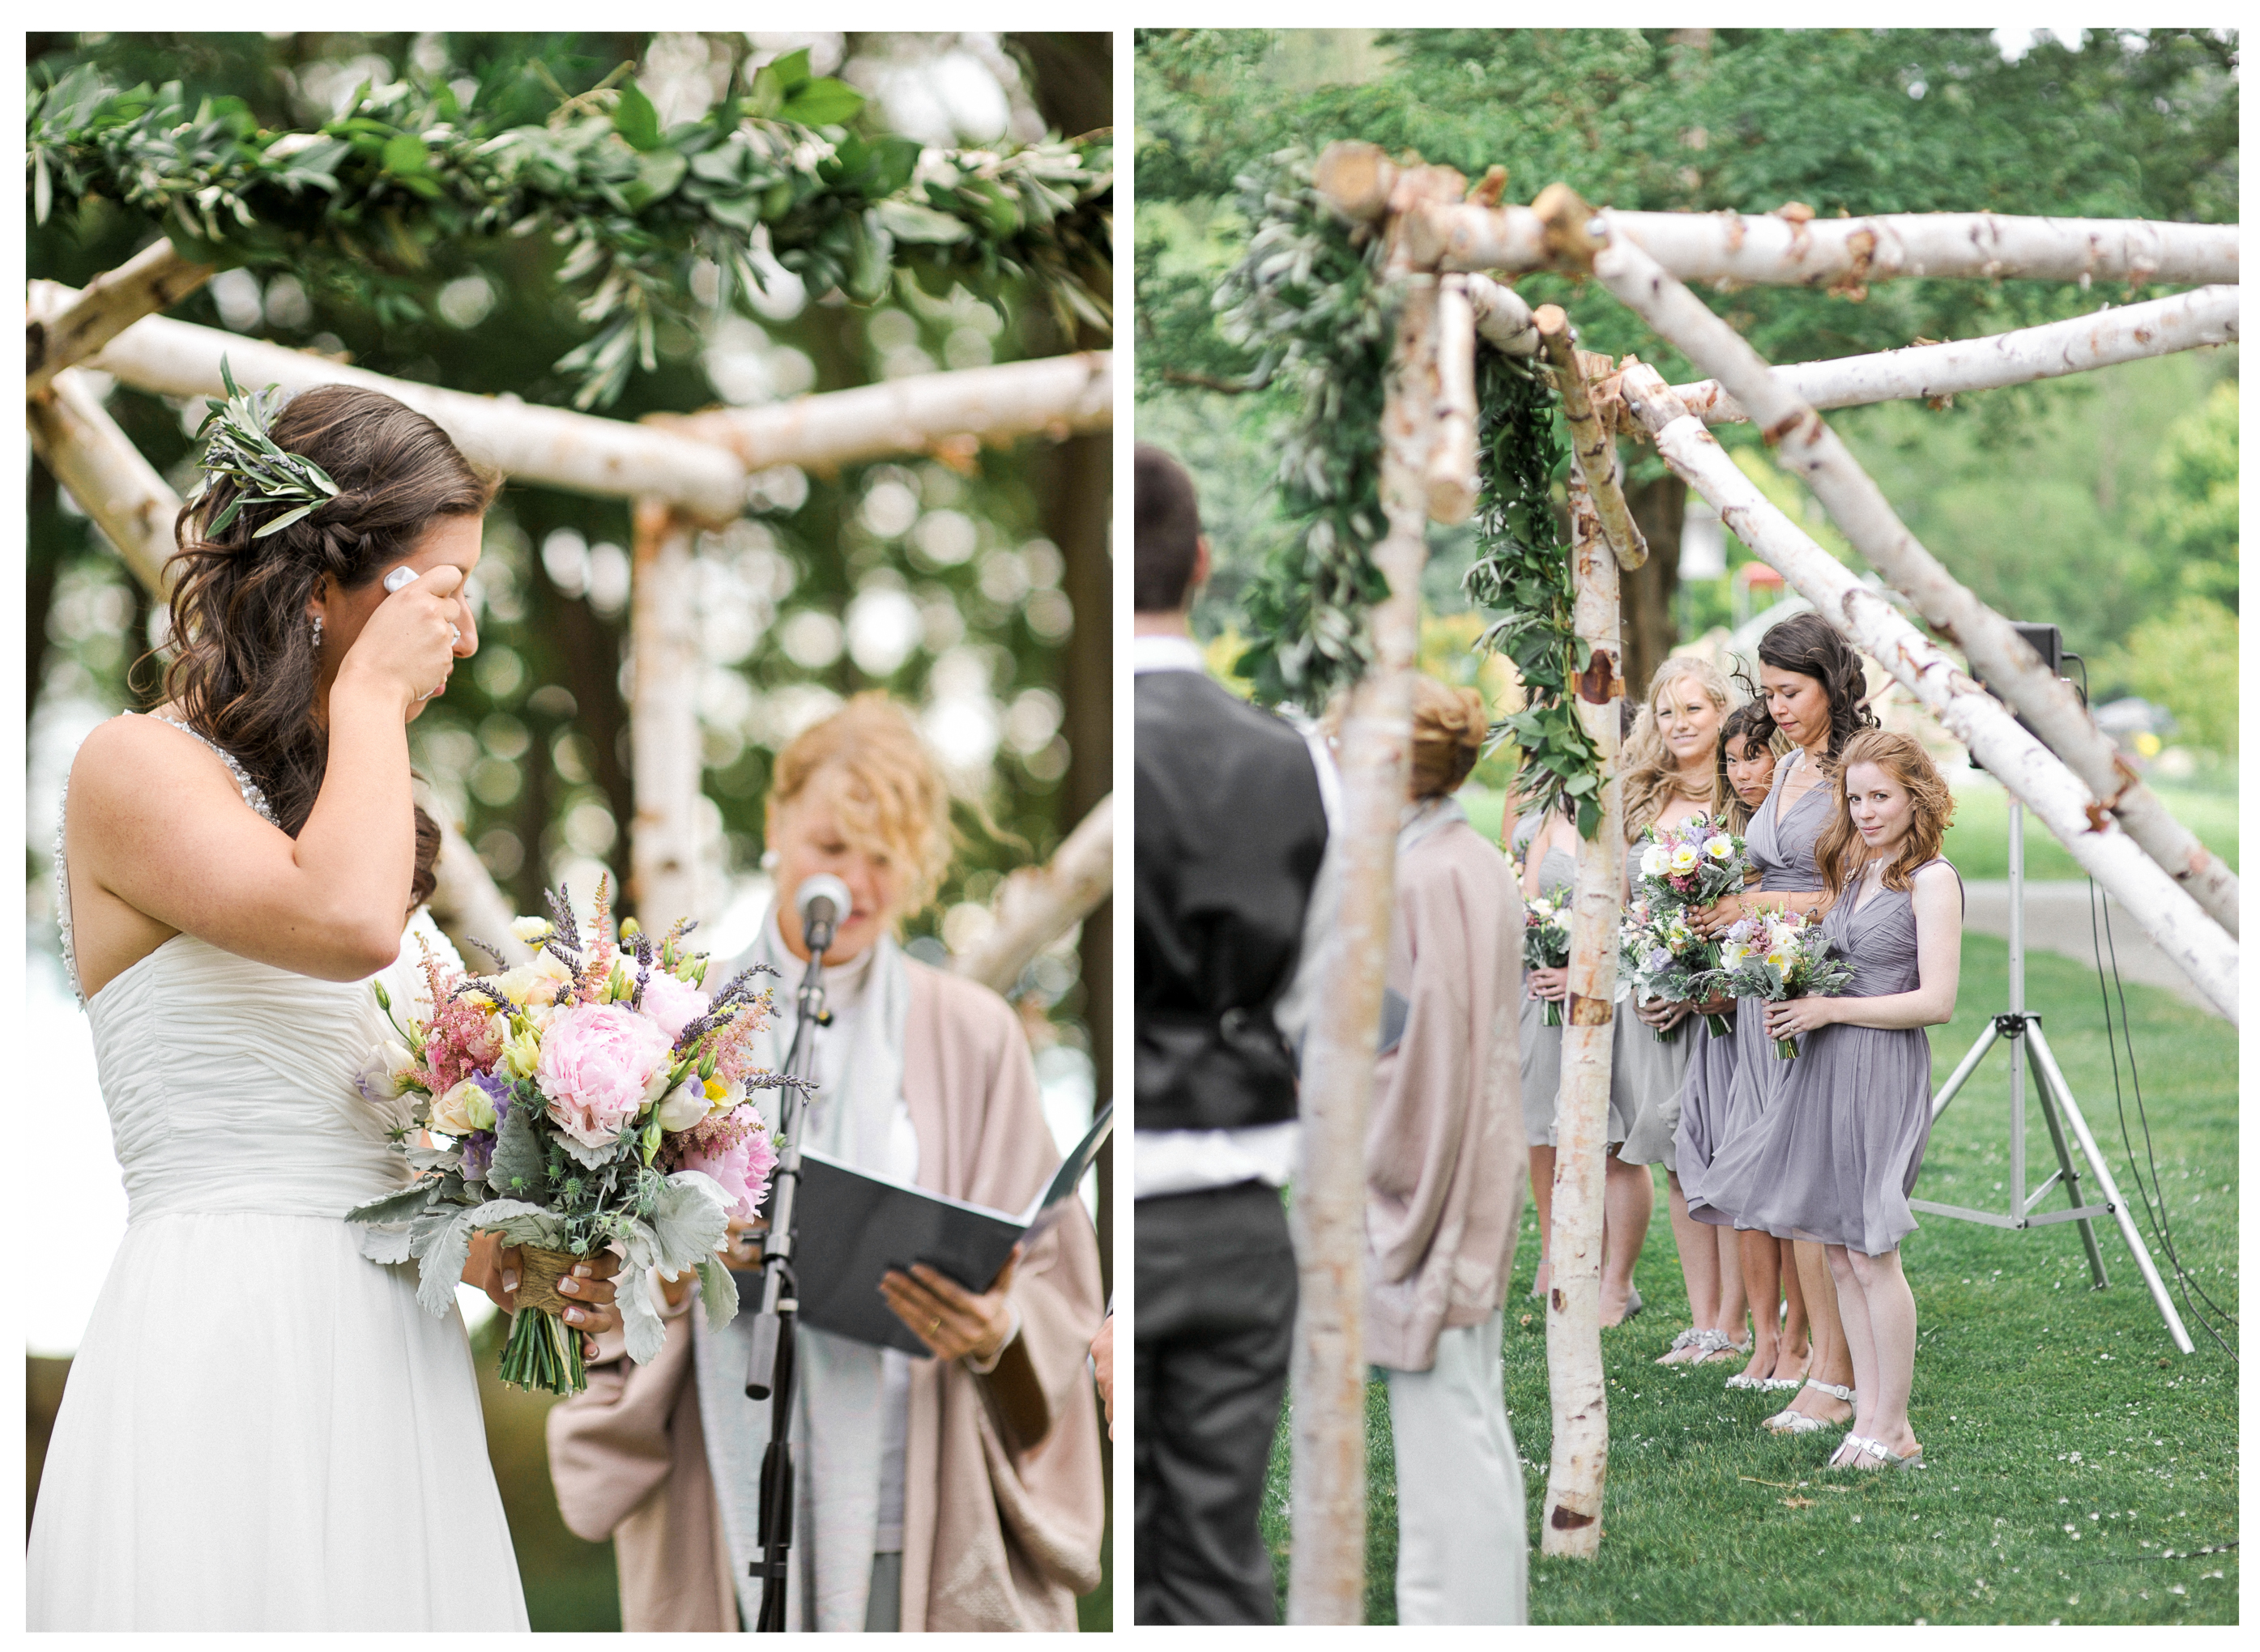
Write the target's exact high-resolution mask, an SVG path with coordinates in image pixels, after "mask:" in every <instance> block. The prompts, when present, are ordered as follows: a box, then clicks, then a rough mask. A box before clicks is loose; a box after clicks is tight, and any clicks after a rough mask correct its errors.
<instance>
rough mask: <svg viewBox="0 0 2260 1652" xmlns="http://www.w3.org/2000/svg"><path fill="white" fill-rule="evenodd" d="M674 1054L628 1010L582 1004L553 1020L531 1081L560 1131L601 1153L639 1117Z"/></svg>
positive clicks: (659, 1035) (655, 1031)
mask: <svg viewBox="0 0 2260 1652" xmlns="http://www.w3.org/2000/svg"><path fill="white" fill-rule="evenodd" d="M669 1054H670V1046H669V1039H668V1036H667V1035H666V1034H665V1033H663V1032H662V1031H661V1030H660V1029H658V1028H657V1027H655V1026H654V1025H653V1024H652V1023H651V1022H649V1021H647V1020H646V1019H645V1018H644V1017H643V1016H641V1015H637V1014H636V1013H635V1012H634V1011H633V1010H632V1009H629V1008H627V1007H626V1005H623V1004H587V1005H579V1006H576V1007H575V1008H570V1009H561V1010H559V1011H558V1012H557V1013H556V1014H555V1015H553V1016H551V1017H550V1020H549V1024H548V1026H547V1028H545V1029H543V1031H542V1035H541V1057H540V1061H539V1062H538V1063H537V1064H536V1065H535V1067H534V1071H533V1079H534V1083H535V1084H536V1085H538V1086H540V1090H541V1093H542V1094H543V1095H545V1096H547V1097H548V1098H549V1116H550V1117H551V1118H552V1119H553V1120H554V1121H555V1122H556V1124H557V1128H558V1129H561V1130H563V1131H564V1132H565V1133H566V1134H567V1135H568V1136H572V1137H573V1138H574V1139H575V1140H576V1141H579V1142H581V1143H583V1144H585V1145H587V1146H590V1147H604V1146H606V1145H608V1144H609V1143H611V1142H614V1141H616V1140H618V1139H619V1134H620V1131H621V1130H622V1129H625V1128H626V1125H627V1123H628V1122H629V1121H630V1120H631V1119H633V1118H634V1117H635V1115H636V1114H638V1113H639V1112H640V1111H642V1109H643V1105H644V1102H645V1100H646V1099H647V1098H646V1094H645V1093H646V1091H647V1090H648V1089H649V1088H650V1087H651V1085H652V1081H653V1079H654V1077H655V1076H656V1075H657V1074H658V1073H659V1072H660V1071H661V1069H662V1067H664V1066H665V1065H667V1061H668V1058H669Z"/></svg>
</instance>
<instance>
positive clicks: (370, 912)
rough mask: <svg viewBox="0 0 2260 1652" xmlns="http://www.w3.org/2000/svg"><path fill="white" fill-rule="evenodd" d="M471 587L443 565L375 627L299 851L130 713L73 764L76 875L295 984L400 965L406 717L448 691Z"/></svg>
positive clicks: (181, 747)
mask: <svg viewBox="0 0 2260 1652" xmlns="http://www.w3.org/2000/svg"><path fill="white" fill-rule="evenodd" d="M461 583H462V574H461V571H460V570H459V569H457V568H455V567H453V566H447V565H442V566H439V567H436V568H433V569H432V570H431V571H430V572H428V573H426V574H425V575H424V576H423V577H422V578H420V579H418V580H416V581H415V582H414V583H413V584H411V585H408V586H405V587H403V588H402V589H400V590H399V591H397V592H395V593H394V594H393V595H391V596H390V597H388V598H386V599H385V601H384V602H383V603H382V604H381V605H380V606H379V607H378V608H377V609H376V611H375V613H374V614H373V615H372V616H370V618H369V621H368V625H367V626H366V627H365V628H364V629H363V630H362V631H361V636H360V637H359V638H357V639H356V640H355V642H354V646H353V649H352V652H349V653H348V654H347V656H346V658H345V659H344V661H343V662H342V663H341V664H340V666H339V668H338V674H337V679H336V680H335V682H334V683H333V685H332V687H331V689H330V698H329V723H330V727H329V757H328V766H327V771H326V773H325V775H324V778H323V781H322V789H321V792H320V794H318V797H317V798H316V800H315V802H314V808H313V812H312V813H311V815H309V816H308V817H307V820H306V823H305V826H304V828H303V829H302V830H300V832H299V834H298V836H297V838H296V839H295V840H294V839H292V838H291V837H289V836H288V835H286V834H285V833H283V832H282V831H280V830H277V829H276V828H275V827H273V826H270V825H268V823H267V822H265V821H263V820H261V818H260V817H259V816H258V815H255V814H254V813H253V812H252V811H251V810H250V809H248V808H245V807H244V805H243V801H242V799H241V798H240V796H239V795H238V794H237V792H236V787H235V783H234V781H233V780H232V778H231V777H230V776H229V774H228V773H227V772H226V771H225V769H224V768H223V767H221V766H220V765H218V764H216V763H215V762H214V761H213V759H212V756H211V752H209V751H205V750H204V748H203V747H202V746H200V745H199V744H197V742H196V741H193V740H191V739H189V738H188V737H185V736H183V735H182V733H181V732H180V730H177V729H169V728H161V727H160V726H158V724H157V723H156V721H155V720H154V719H151V718H147V717H120V718H117V719H115V720H113V721H111V722H110V723H104V725H103V726H102V727H101V728H99V729H97V730H95V731H94V732H93V733H92V734H90V735H89V736H88V737H87V739H86V743H85V744H84V745H83V746H82V747H81V748H80V751H79V755H78V758H77V760H76V761H75V763H74V764H73V765H72V767H71V783H70V784H71V789H70V800H71V807H70V816H71V818H70V828H69V830H70V856H71V860H72V864H73V866H74V868H75V871H76V872H77V873H78V875H80V876H81V877H85V878H89V879H91V880H92V881H93V882H94V883H95V884H96V886H97V887H99V888H100V889H101V890H102V891H103V892H104V893H106V894H110V895H111V896H113V897H115V898H116V899H117V900H118V901H122V902H124V903H125V905H126V906H127V907H130V908H132V909H133V910H134V911H136V912H138V913H140V914H142V915H145V916H147V918H149V919H151V920H154V922H155V923H156V924H157V925H159V926H161V927H162V928H164V929H170V930H175V931H179V932H182V933H185V934H189V935H193V936H197V938H198V939H199V940H203V941H208V942H210V943H211V944H212V945H214V946H217V947H219V948H220V949H222V950H223V951H229V952H233V953H236V954H238V955H239V956H240V957H244V958H254V959H256V960H258V961H259V962H261V963H264V964H272V965H276V966H277V967H279V968H282V969H287V970H290V971H293V972H297V973H299V974H303V975H311V976H315V977H317V978H318V979H325V980H341V981H342V980H357V979H361V977H362V976H365V975H368V974H371V973H373V972H375V971H377V970H380V969H382V968H383V967H384V966H385V965H388V964H390V963H391V962H392V960H393V958H395V957H396V956H397V954H398V952H399V950H400V936H401V914H402V913H404V912H405V911H406V910H407V909H408V894H409V888H410V886H411V882H412V881H413V879H414V876H415V868H416V837H415V831H414V826H413V809H414V800H413V798H412V797H411V794H410V791H409V768H408V730H407V716H408V712H409V710H410V709H411V707H413V706H414V705H415V703H416V702H417V701H418V698H419V697H420V696H421V695H422V694H424V693H426V691H427V690H429V689H431V688H433V687H437V686H438V685H439V684H440V683H441V682H443V681H445V680H446V678H447V671H448V665H449V659H450V656H451V654H452V652H453V645H452V641H451V637H450V630H449V627H450V624H451V623H452V621H453V618H454V609H455V603H454V590H455V587H458V586H459V585H461ZM88 916H89V914H81V915H80V922H81V924H82V925H83V924H84V923H85V922H86V919H87V917H88Z"/></svg>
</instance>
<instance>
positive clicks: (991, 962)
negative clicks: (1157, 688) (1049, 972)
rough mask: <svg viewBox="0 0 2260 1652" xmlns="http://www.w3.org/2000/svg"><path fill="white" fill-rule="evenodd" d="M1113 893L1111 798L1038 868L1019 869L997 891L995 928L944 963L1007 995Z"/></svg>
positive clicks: (993, 904)
mask: <svg viewBox="0 0 2260 1652" xmlns="http://www.w3.org/2000/svg"><path fill="white" fill-rule="evenodd" d="M1113 887H1114V798H1113V794H1112V793H1110V794H1107V795H1106V796H1105V797H1102V798H1100V799H1099V800H1098V802H1097V803H1095V804H1093V805H1092V806H1091V813H1089V814H1088V815H1084V817H1083V819H1082V821H1081V822H1079V823H1078V824H1077V825H1076V829H1075V830H1073V831H1071V832H1069V834H1068V835H1067V841H1066V842H1064V843H1062V844H1061V845H1060V846H1059V848H1058V849H1057V850H1055V851H1053V854H1052V858H1051V859H1050V860H1048V861H1047V862H1046V863H1045V864H1044V865H1041V866H1021V867H1019V868H1017V869H1016V870H1014V871H1013V872H1012V875H1011V876H1009V877H1007V878H1006V879H1005V881H1004V882H1003V883H1002V884H1001V885H999V886H998V890H997V897H996V899H995V900H994V901H991V902H990V910H991V913H993V914H994V915H995V916H996V919H997V923H996V927H995V928H993V929H991V930H990V931H989V933H988V934H986V935H984V936H982V937H981V939H980V940H979V941H977V942H976V943H974V944H973V945H971V946H969V947H968V948H967V949H966V950H965V951H962V952H961V953H959V954H957V955H956V956H955V958H951V959H950V960H949V967H950V968H951V969H952V970H953V971H954V972H956V973H957V974H960V975H962V976H964V977H966V978H967V979H969V980H976V981H979V982H980V983H981V984H982V985H983V986H986V987H988V988H989V989H991V991H992V992H998V993H1008V992H1010V991H1011V990H1012V986H1013V985H1014V984H1015V983H1016V982H1018V981H1019V979H1020V972H1021V971H1023V970H1025V969H1026V968H1027V967H1028V965H1030V964H1032V963H1033V962H1034V961H1035V957H1036V954H1038V953H1039V952H1041V951H1043V950H1044V949H1045V948H1046V947H1048V946H1049V945H1050V944H1051V943H1053V942H1054V941H1056V940H1058V939H1059V937H1060V936H1062V935H1065V934H1066V933H1067V932H1068V931H1069V929H1073V928H1074V927H1075V926H1076V924H1078V923H1080V922H1083V921H1084V919H1085V918H1087V917H1089V916H1090V915H1091V914H1092V913H1093V912H1095V911H1096V910H1098V904H1099V902H1100V901H1104V900H1105V899H1106V897H1107V895H1108V894H1111V893H1112V890H1113Z"/></svg>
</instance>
